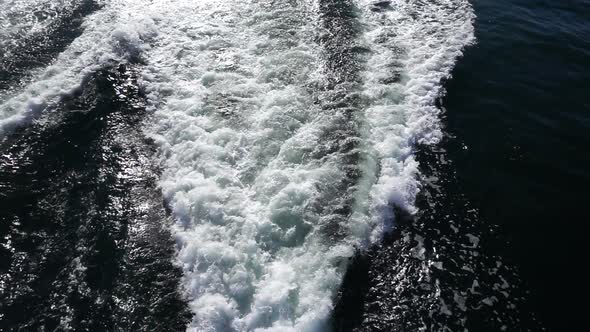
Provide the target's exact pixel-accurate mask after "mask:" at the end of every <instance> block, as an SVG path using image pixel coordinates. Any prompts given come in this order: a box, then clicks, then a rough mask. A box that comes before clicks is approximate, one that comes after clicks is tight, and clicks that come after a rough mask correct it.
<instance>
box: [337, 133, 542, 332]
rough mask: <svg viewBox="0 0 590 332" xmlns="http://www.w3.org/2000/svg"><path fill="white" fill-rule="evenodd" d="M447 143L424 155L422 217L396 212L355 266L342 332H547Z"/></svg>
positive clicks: (343, 303) (343, 304)
mask: <svg viewBox="0 0 590 332" xmlns="http://www.w3.org/2000/svg"><path fill="white" fill-rule="evenodd" d="M449 141H450V140H447V141H446V142H445V143H443V144H441V146H439V147H434V148H431V147H422V148H421V149H420V150H419V151H418V153H417V159H418V161H419V162H420V165H421V182H422V183H423V188H422V191H421V192H420V194H419V196H418V199H417V203H416V204H417V207H418V208H419V209H420V213H419V214H417V215H415V216H404V215H403V214H402V215H400V213H399V211H398V214H397V215H398V216H399V217H398V218H397V220H396V227H395V229H394V231H393V232H392V233H391V234H389V235H388V236H387V238H386V239H385V241H384V242H383V243H382V244H380V245H377V246H375V247H373V248H371V249H370V250H368V252H366V253H363V254H362V256H361V257H359V258H357V259H356V261H355V263H353V265H352V268H351V269H350V271H349V272H348V274H349V275H347V276H346V278H345V282H344V284H343V287H342V289H341V291H340V297H339V301H338V302H337V306H336V310H335V314H334V326H335V329H336V331H418V330H425V331H445V330H447V331H463V330H464V329H467V330H470V331H540V330H543V327H542V324H541V323H539V322H538V319H537V317H536V316H535V315H534V313H533V312H531V311H530V307H528V304H527V302H526V301H524V298H525V297H526V296H527V293H526V291H525V289H524V288H523V287H522V282H521V280H520V278H519V276H518V273H517V270H516V269H515V267H514V263H513V262H510V261H509V260H506V259H504V258H503V257H504V256H505V250H504V247H505V242H504V239H503V238H501V237H499V236H498V234H497V227H496V226H494V225H493V224H490V223H488V222H486V221H485V220H482V219H481V217H480V216H479V213H478V211H477V210H476V209H474V208H473V207H472V205H471V203H470V202H469V200H468V199H467V198H466V197H465V195H464V194H463V188H462V187H461V184H460V182H459V181H458V180H457V176H456V174H455V173H454V171H453V162H452V161H450V160H449V159H448V157H447V153H448V152H447V151H446V150H445V149H444V147H445V146H447V145H448V142H449ZM357 262H360V263H357ZM351 280H352V281H351ZM351 294H352V295H351ZM359 302H360V303H362V304H359Z"/></svg>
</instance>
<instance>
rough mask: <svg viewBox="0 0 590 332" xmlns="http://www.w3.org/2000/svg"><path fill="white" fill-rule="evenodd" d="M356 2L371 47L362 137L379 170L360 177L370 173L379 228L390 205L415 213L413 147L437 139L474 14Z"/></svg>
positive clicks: (440, 4) (457, 6) (459, 0)
mask: <svg viewBox="0 0 590 332" xmlns="http://www.w3.org/2000/svg"><path fill="white" fill-rule="evenodd" d="M357 3H358V7H359V8H360V9H361V12H362V14H361V21H362V23H363V25H364V27H365V33H364V37H365V43H366V45H367V47H368V48H369V49H371V56H370V58H369V59H368V61H367V64H366V68H365V72H364V77H363V78H364V80H363V81H364V89H363V94H364V96H365V97H366V98H367V100H368V105H369V106H368V107H367V108H366V109H365V116H364V125H365V131H364V133H365V135H364V138H365V144H366V146H367V148H368V149H369V150H370V153H369V154H370V155H371V157H372V159H373V160H374V161H375V165H377V166H376V169H378V171H377V172H375V173H370V172H368V173H366V174H367V176H369V177H371V174H375V175H376V177H375V178H374V179H373V181H374V185H373V186H372V188H371V189H370V198H369V201H368V208H369V210H370V211H371V215H372V218H376V219H377V220H378V221H376V223H377V224H381V225H387V223H388V222H389V221H391V220H393V215H392V210H391V206H392V205H394V206H397V207H401V208H402V209H404V210H406V211H408V212H410V213H413V212H415V207H414V200H415V198H416V195H417V193H418V192H419V190H420V184H419V183H418V181H417V177H416V175H417V173H418V163H417V162H416V160H415V159H414V156H413V149H414V147H415V145H416V144H436V143H437V142H439V140H440V139H441V137H442V131H441V127H440V126H441V125H440V119H439V114H440V109H439V108H438V107H437V106H436V100H437V98H439V97H440V96H441V94H442V93H443V87H442V81H443V80H444V79H447V78H449V75H450V72H451V70H452V68H453V66H454V64H455V61H456V59H457V57H459V56H460V55H461V54H462V49H463V48H464V47H465V46H466V45H468V44H470V43H472V42H474V30H473V20H474V14H473V10H472V8H471V6H470V4H469V2H468V1H466V0H438V1H429V2H424V1H406V0H394V1H391V2H380V3H379V4H378V5H376V2H375V1H370V0H357ZM369 159H371V158H369ZM385 228H387V227H385Z"/></svg>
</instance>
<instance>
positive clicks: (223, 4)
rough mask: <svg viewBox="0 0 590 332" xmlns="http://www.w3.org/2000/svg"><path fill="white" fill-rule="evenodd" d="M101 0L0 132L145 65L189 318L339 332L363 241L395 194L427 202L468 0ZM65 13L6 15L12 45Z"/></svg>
mask: <svg viewBox="0 0 590 332" xmlns="http://www.w3.org/2000/svg"><path fill="white" fill-rule="evenodd" d="M9 2H11V1H9ZM12 2H14V1H12ZM36 2H39V3H43V4H44V5H46V6H50V5H51V6H53V5H55V6H62V7H64V8H70V7H71V6H73V5H72V4H71V3H74V1H41V0H38V1H36ZM15 3H19V6H21V7H22V6H25V5H26V6H33V4H32V2H18V1H17V2H15ZM3 6H5V5H4V4H3ZM92 6H93V7H92V10H87V13H86V14H85V18H84V20H83V22H81V23H80V25H81V29H83V31H81V32H80V35H79V36H75V38H73V39H72V41H71V43H69V44H68V45H67V47H65V46H64V49H63V50H61V51H60V53H59V55H57V57H56V59H55V60H54V61H53V62H51V63H50V64H48V66H47V67H46V68H37V67H35V66H31V67H30V68H28V72H27V73H23V74H22V78H23V79H25V81H26V82H27V84H25V85H24V86H20V87H16V88H14V89H5V90H2V91H0V98H1V99H0V102H1V106H0V134H3V135H4V134H7V133H10V132H11V131H12V130H14V128H17V127H20V126H27V125H30V124H31V123H33V122H35V121H36V119H37V118H38V117H39V114H40V112H42V110H44V109H46V108H47V107H48V105H51V104H52V103H56V102H57V101H58V100H59V99H60V98H61V97H62V96H64V95H68V94H73V93H74V92H75V91H77V90H78V89H80V86H81V85H82V84H83V83H84V82H85V81H86V80H87V79H88V77H90V76H91V75H93V74H94V73H96V72H97V71H99V70H102V69H104V68H107V67H112V66H114V65H117V64H129V65H133V66H134V68H136V71H137V82H138V85H139V88H140V90H141V91H142V94H143V95H144V96H145V98H146V105H147V106H146V107H147V110H148V116H147V121H146V123H145V125H144V126H143V131H144V133H145V135H146V136H148V137H150V138H151V139H152V140H153V141H154V142H155V144H156V146H157V149H158V152H157V158H158V162H159V164H160V166H161V170H162V171H161V172H162V173H161V177H160V180H159V186H160V188H161V191H162V193H163V196H164V199H165V202H166V204H167V205H168V206H169V208H170V210H171V213H172V217H173V219H174V220H175V221H174V223H173V224H172V225H171V226H170V227H171V233H172V236H173V237H174V239H175V241H176V249H177V252H176V258H175V263H176V264H177V265H178V266H179V267H180V268H181V269H182V272H183V277H182V281H181V289H182V293H183V295H184V297H185V299H186V300H187V301H188V303H189V306H190V309H191V311H192V320H191V322H190V324H189V326H188V330H190V331H202V332H204V331H323V330H328V329H329V328H330V325H329V323H330V315H331V313H332V309H333V307H334V299H335V296H336V294H337V291H338V289H339V286H340V284H341V282H342V279H343V276H344V273H345V272H346V269H347V266H348V264H349V261H350V259H351V257H353V256H354V255H355V253H356V252H357V251H358V250H362V249H364V248H367V246H369V245H371V244H374V243H378V242H379V240H380V239H381V238H382V235H383V234H384V232H387V230H388V229H390V228H391V226H392V225H393V224H394V223H395V215H394V210H396V209H399V210H402V211H406V212H409V213H414V212H415V211H416V208H415V206H414V201H415V198H416V195H417V193H418V191H419V190H420V184H419V182H418V180H417V172H418V164H417V162H416V161H415V159H414V155H413V151H414V148H415V147H416V145H417V144H433V143H436V142H438V140H439V139H440V138H441V135H442V132H441V129H440V123H439V118H438V116H439V113H440V110H439V109H438V108H437V107H436V105H435V103H436V99H437V98H438V97H439V96H440V95H441V94H442V85H441V84H442V83H441V81H443V80H444V79H445V78H447V77H448V75H449V74H450V71H451V69H452V67H453V65H454V63H455V61H456V59H457V57H458V56H460V55H461V52H462V48H463V47H465V46H466V45H467V44H469V43H471V42H473V39H474V37H473V26H472V21H473V19H474V15H473V13H472V10H471V7H470V5H469V3H468V1H467V0H437V1H417V0H416V1H415V0H396V1H377V2H376V1H369V0H291V1H287V0H284V1H282V0H278V1H277V0H263V1H248V0H237V1H236V0H232V1H229V0H193V1H191V0H159V1H156V0H153V1H144V0H127V1H119V0H111V1H109V0H101V1H96V2H93V5H92ZM3 8H4V7H3ZM12 8H16V9H15V11H18V10H20V9H19V8H20V7H18V6H17V7H12ZM76 8H77V7H76ZM23 10H24V9H23ZM30 10H32V9H30ZM72 10H77V9H72ZM58 12H59V11H58ZM4 13H5V12H3V14H4ZM5 15H12V14H10V13H7V14H5ZM56 17H57V16H55V17H50V18H47V19H45V20H44V21H42V22H32V21H19V22H18V24H14V25H11V28H10V29H4V28H3V31H2V32H0V39H1V40H0V48H3V49H5V50H12V49H14V50H15V51H14V52H16V51H18V50H19V48H18V47H17V46H6V47H5V45H9V44H10V41H9V40H10V39H11V38H13V35H14V34H15V33H16V32H15V31H17V30H18V29H26V30H27V31H32V32H31V34H34V33H35V29H44V27H45V26H49V25H50V24H51V22H50V20H51V19H58V18H56ZM44 24H45V25H44ZM29 25H30V26H29ZM31 27H33V29H31ZM11 47H12V48H11ZM5 56H7V55H0V57H5ZM162 222H164V221H162Z"/></svg>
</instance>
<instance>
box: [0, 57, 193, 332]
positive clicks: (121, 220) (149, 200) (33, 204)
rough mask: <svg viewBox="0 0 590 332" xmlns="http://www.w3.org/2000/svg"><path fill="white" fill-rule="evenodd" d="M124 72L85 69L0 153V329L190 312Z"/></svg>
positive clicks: (135, 96)
mask: <svg viewBox="0 0 590 332" xmlns="http://www.w3.org/2000/svg"><path fill="white" fill-rule="evenodd" d="M143 103H144V102H143V97H142V96H141V94H140V93H139V90H138V88H137V83H136V79H135V74H134V72H133V70H132V69H130V68H128V67H127V66H125V65H120V66H118V67H113V68H107V69H104V70H100V71H98V72H97V73H95V74H93V75H92V76H91V77H90V78H89V79H88V80H87V81H86V82H84V83H83V84H82V87H81V88H80V89H79V90H78V91H77V92H76V93H75V94H74V95H71V96H65V97H63V99H62V101H61V102H60V103H58V105H56V106H54V107H50V108H48V109H46V110H45V111H44V112H43V113H42V115H41V116H40V117H39V118H38V119H36V120H35V121H34V123H33V124H31V125H30V126H27V127H23V128H19V129H17V130H16V131H14V132H13V133H11V134H10V135H8V136H5V137H3V138H2V141H1V142H0V149H1V154H2V157H1V159H0V187H1V189H2V190H1V193H0V205H1V206H2V208H1V209H0V219H1V220H2V223H1V224H0V238H1V240H0V241H1V242H0V244H1V246H0V297H1V298H2V301H0V322H1V323H0V329H1V330H5V331H12V330H19V329H20V330H56V329H57V330H86V331H114V330H118V331H121V330H122V331H135V330H139V331H169V330H182V329H183V328H184V326H185V325H186V324H187V323H188V321H189V320H190V315H189V313H188V310H187V307H186V304H185V303H184V301H183V300H182V299H181V298H180V296H179V294H178V291H177V289H178V282H179V278H180V276H181V272H180V271H179V269H177V268H175V267H173V266H172V263H171V259H172V256H173V254H174V252H173V251H174V249H173V248H174V245H173V243H172V240H171V238H170V234H169V233H168V232H167V231H166V223H168V222H169V220H168V217H167V214H166V211H165V210H164V207H163V200H162V197H161V195H160V193H159V190H158V188H157V176H158V173H159V172H158V168H157V167H156V165H154V164H153V162H152V160H153V158H152V156H153V154H154V151H153V146H152V144H151V143H150V142H149V141H147V140H146V139H145V138H144V136H143V134H142V132H141V125H142V122H143V119H144V117H145V115H146V111H145V108H144V105H143Z"/></svg>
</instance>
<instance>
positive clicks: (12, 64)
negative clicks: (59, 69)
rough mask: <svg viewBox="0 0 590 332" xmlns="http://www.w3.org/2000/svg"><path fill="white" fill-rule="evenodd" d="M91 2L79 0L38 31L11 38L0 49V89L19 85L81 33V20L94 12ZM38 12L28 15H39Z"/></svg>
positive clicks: (93, 3)
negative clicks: (32, 71) (9, 41)
mask: <svg viewBox="0 0 590 332" xmlns="http://www.w3.org/2000/svg"><path fill="white" fill-rule="evenodd" d="M99 8H100V6H99V5H98V4H97V3H96V2H95V1H93V0H83V1H81V2H80V3H79V4H77V5H76V6H74V7H72V8H63V9H62V10H61V11H58V12H57V13H55V15H56V17H53V18H52V22H51V23H50V24H49V25H48V26H47V27H45V28H44V29H43V30H42V31H39V32H35V33H31V34H23V36H13V38H14V39H13V40H12V42H11V43H10V44H9V45H5V47H3V49H2V50H0V90H8V89H10V88H14V87H15V86H19V85H21V84H22V83H23V82H21V81H22V79H23V78H25V77H26V76H27V75H28V74H29V73H30V72H31V70H33V69H36V68H41V67H45V66H47V65H49V64H50V63H51V62H52V61H53V60H54V59H55V58H56V57H57V55H58V54H59V53H61V52H63V51H64V50H65V49H66V47H67V46H68V45H70V43H72V41H73V40H74V39H76V38H77V37H78V36H80V34H82V31H83V27H82V22H83V19H84V17H86V16H88V15H90V14H91V13H93V12H94V11H96V10H98V9H99ZM42 14H43V11H42V10H39V11H38V12H36V13H30V15H42Z"/></svg>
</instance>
